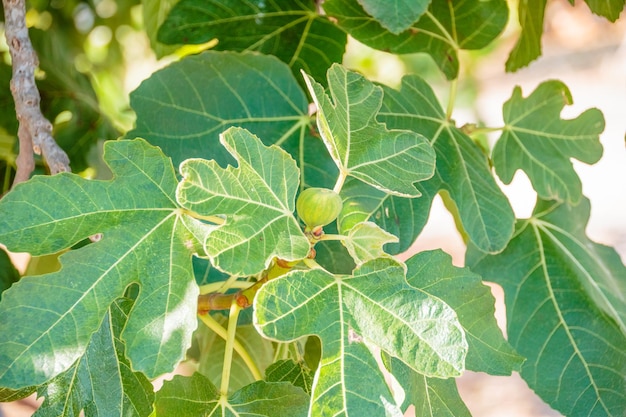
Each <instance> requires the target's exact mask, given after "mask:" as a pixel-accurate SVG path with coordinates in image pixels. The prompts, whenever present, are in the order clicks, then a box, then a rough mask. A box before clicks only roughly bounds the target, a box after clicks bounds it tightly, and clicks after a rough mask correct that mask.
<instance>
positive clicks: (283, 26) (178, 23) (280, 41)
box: [158, 0, 347, 82]
mask: <svg viewBox="0 0 626 417" xmlns="http://www.w3.org/2000/svg"><path fill="white" fill-rule="evenodd" d="M315 8H316V4H315V2H314V1H312V0H298V1H291V0H278V1H263V0H251V1H245V2H243V1H240V0H219V1H218V0H181V1H180V2H179V3H177V4H176V6H174V7H173V8H172V11H171V13H170V15H169V16H168V17H167V19H166V20H165V22H164V23H163V26H161V29H160V30H159V37H158V39H159V41H161V42H164V43H166V44H176V43H179V44H181V43H193V44H199V43H204V42H208V41H210V40H211V39H214V38H217V40H218V44H217V45H216V46H215V49H217V50H221V51H229V50H230V51H238V52H239V51H258V52H261V53H264V54H268V55H275V56H276V57H278V58H279V59H280V60H281V61H283V62H285V63H286V64H288V65H289V66H290V67H291V69H292V71H293V73H294V74H295V75H296V76H297V77H298V79H300V78H299V74H300V70H304V71H306V72H307V73H308V74H311V75H312V76H313V78H315V79H316V80H318V81H319V82H324V76H325V74H326V70H327V69H328V67H330V65H331V64H332V63H333V62H341V59H342V57H343V53H344V52H345V46H346V38H347V37H346V34H345V32H344V31H343V30H341V29H340V28H338V27H337V26H336V25H334V24H333V23H331V22H330V21H329V20H328V19H327V18H326V17H325V16H321V15H319V14H317V12H316V10H315Z"/></svg>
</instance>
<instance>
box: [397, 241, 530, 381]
mask: <svg viewBox="0 0 626 417" xmlns="http://www.w3.org/2000/svg"><path fill="white" fill-rule="evenodd" d="M406 266H407V281H408V283H409V284H410V285H412V286H414V287H416V288H419V289H421V290H423V291H424V292H425V293H427V294H430V295H432V296H434V297H438V298H440V299H441V300H443V301H444V302H446V303H447V304H448V305H449V306H450V307H452V308H453V309H454V311H455V312H456V314H457V316H458V317H459V322H460V323H461V326H462V327H463V330H464V331H465V337H466V338H467V343H468V345H469V351H468V353H467V358H466V359H465V367H466V368H467V369H469V370H472V371H476V372H487V373H489V374H491V375H511V372H513V371H519V369H520V365H521V364H522V362H523V361H524V358H523V357H522V356H520V355H519V354H518V353H517V352H516V351H515V350H514V349H513V348H512V347H511V345H509V344H508V343H507V341H506V340H505V339H504V336H503V335H502V332H501V331H500V328H499V327H498V325H497V323H496V319H495V299H494V297H493V295H492V294H491V290H490V289H489V287H487V286H486V285H484V284H483V283H482V280H481V278H480V276H478V275H476V274H474V273H473V272H471V271H470V270H469V268H458V267H456V266H454V265H453V264H452V257H451V256H450V255H448V254H447V253H445V252H444V251H442V250H433V251H424V252H420V253H417V254H415V255H413V256H411V257H410V258H409V259H408V260H407V261H406Z"/></svg>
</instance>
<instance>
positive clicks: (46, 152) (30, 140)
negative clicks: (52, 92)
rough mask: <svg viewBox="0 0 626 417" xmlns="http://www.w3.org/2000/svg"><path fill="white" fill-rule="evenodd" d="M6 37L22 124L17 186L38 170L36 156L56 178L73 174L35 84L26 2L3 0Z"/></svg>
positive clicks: (33, 51)
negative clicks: (43, 110)
mask: <svg viewBox="0 0 626 417" xmlns="http://www.w3.org/2000/svg"><path fill="white" fill-rule="evenodd" d="M2 3H3V6H4V22H5V36H6V38H7V43H8V45H9V51H10V53H11V60H12V65H13V77H12V78H11V93H12V94H13V99H14V101H15V113H16V115H17V120H18V122H19V128H18V132H17V135H18V138H19V143H20V151H19V154H18V156H17V159H16V164H17V172H16V174H15V180H14V184H17V183H18V182H21V181H25V180H27V179H28V177H29V176H30V174H31V173H32V172H33V170H34V168H35V161H34V158H33V152H34V153H36V154H38V155H43V158H44V160H45V162H46V164H47V165H48V168H49V169H50V172H51V173H52V174H56V173H58V172H64V171H69V170H70V166H69V163H70V161H69V158H68V157H67V154H66V153H65V152H64V151H63V149H61V148H60V147H59V145H57V143H56V142H55V140H54V138H53V137H52V124H51V123H50V122H49V121H48V120H47V119H46V118H45V117H44V116H43V114H42V113H41V109H40V107H39V103H40V101H41V97H40V95H39V90H37V85H36V84H35V68H36V67H37V65H39V60H38V58H37V54H36V53H35V50H34V49H33V45H32V43H31V42H30V38H29V37H28V28H27V27H26V4H25V0H3V1H2Z"/></svg>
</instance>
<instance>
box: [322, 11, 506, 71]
mask: <svg viewBox="0 0 626 417" xmlns="http://www.w3.org/2000/svg"><path fill="white" fill-rule="evenodd" d="M415 3H416V2H412V4H413V5H415ZM381 4H383V3H381ZM384 4H385V5H386V4H387V2H385V3H384ZM323 7H324V10H325V11H326V13H328V15H329V16H332V17H334V18H335V19H337V20H338V22H339V26H341V27H342V28H344V29H345V30H347V31H348V33H350V35H352V36H353V37H354V38H355V39H357V40H358V41H360V42H362V43H364V44H366V45H368V46H371V47H372V48H376V49H380V50H384V51H386V52H391V53H395V54H410V53H415V52H426V53H428V54H429V55H430V56H431V57H432V58H433V60H434V61H435V63H436V64H437V66H438V67H439V68H440V69H441V71H443V73H444V74H445V76H446V77H447V78H448V79H453V78H456V77H457V75H458V72H459V58H458V51H459V50H460V49H481V48H484V47H485V46H487V45H489V44H490V43H491V42H492V41H493V40H494V39H495V38H496V37H497V36H498V35H499V34H500V32H502V30H503V29H504V27H505V25H506V23H507V20H508V7H507V4H506V1H504V0H454V1H441V0H437V1H433V2H432V3H431V5H430V7H429V8H428V10H427V11H426V13H425V14H424V15H422V17H421V18H420V19H419V20H418V21H417V22H416V23H414V24H413V25H412V26H411V27H410V28H409V29H408V30H405V31H404V32H402V33H400V34H398V35H395V34H393V33H391V32H389V31H387V30H386V29H385V28H384V27H383V26H381V25H380V23H379V22H378V21H377V20H376V19H375V18H373V17H372V16H370V15H368V14H367V13H366V12H365V10H363V8H362V7H361V5H360V4H359V3H358V0H329V1H326V2H324V6H323Z"/></svg>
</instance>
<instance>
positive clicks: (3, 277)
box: [0, 248, 20, 300]
mask: <svg viewBox="0 0 626 417" xmlns="http://www.w3.org/2000/svg"><path fill="white" fill-rule="evenodd" d="M19 279H20V273H19V272H18V271H17V269H15V266H13V263H12V262H11V258H9V254H8V253H7V252H6V251H5V250H4V249H2V248H0V300H2V293H3V292H4V290H6V289H8V288H9V287H10V286H11V285H12V284H13V283H14V282H17V281H18V280H19Z"/></svg>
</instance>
